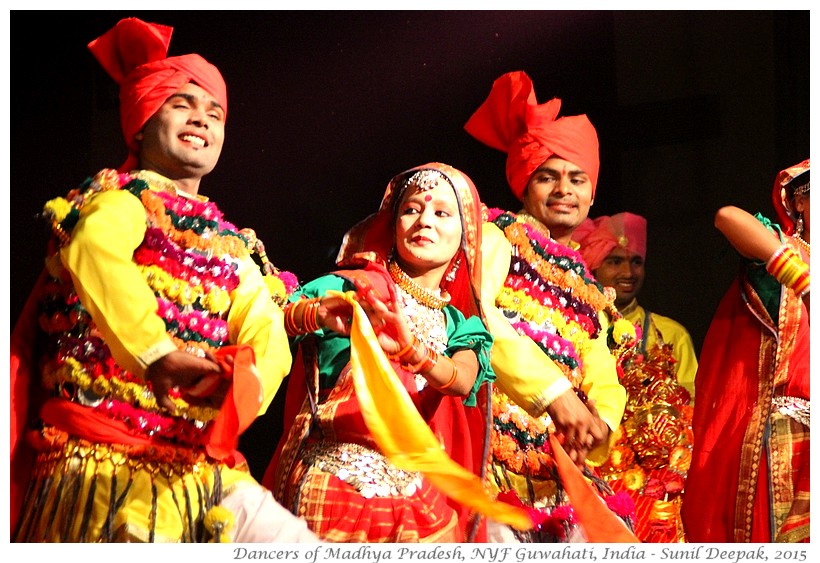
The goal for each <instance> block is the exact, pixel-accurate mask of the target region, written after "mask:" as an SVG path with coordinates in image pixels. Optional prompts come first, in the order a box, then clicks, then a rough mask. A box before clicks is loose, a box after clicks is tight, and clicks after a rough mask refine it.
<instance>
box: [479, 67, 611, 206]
mask: <svg viewBox="0 0 820 563" xmlns="http://www.w3.org/2000/svg"><path fill="white" fill-rule="evenodd" d="M560 109H561V100H560V99H558V98H553V99H552V100H550V101H548V102H546V103H544V104H538V102H537V99H536V96H535V90H534V88H533V84H532V80H531V79H530V77H529V76H527V74H526V73H525V72H523V71H516V72H509V73H507V74H504V75H502V76H501V77H499V78H498V79H496V81H495V82H494V83H493V86H492V89H491V90H490V94H489V96H488V97H487V99H486V100H485V101H484V103H483V104H481V106H479V108H478V109H477V110H476V111H475V113H473V115H472V116H471V117H470V119H469V120H468V121H467V123H466V124H465V125H464V129H465V130H466V131H467V132H468V133H469V134H470V135H472V136H473V137H475V138H476V139H478V140H479V141H481V142H482V143H484V144H486V145H489V146H490V147H492V148H494V149H498V150H500V151H503V152H506V153H507V181H508V182H509V184H510V188H511V189H512V192H513V194H515V196H516V197H517V198H518V199H521V198H522V196H523V194H524V189H525V188H526V187H527V183H528V182H529V179H530V176H531V175H532V173H533V172H534V171H535V170H536V169H537V168H538V167H539V166H541V165H542V164H543V163H544V162H545V161H546V160H547V159H548V158H550V157H552V156H556V157H559V158H562V159H564V160H567V161H569V162H572V163H573V164H575V165H577V166H580V167H581V168H582V169H583V170H584V172H586V173H587V175H588V176H589V179H590V181H591V182H592V195H593V197H595V187H596V185H597V183H598V168H599V157H598V135H597V133H596V132H595V127H593V126H592V123H590V121H589V119H588V118H587V116H586V115H573V116H565V117H560V118H559V117H558V112H559V111H560Z"/></svg>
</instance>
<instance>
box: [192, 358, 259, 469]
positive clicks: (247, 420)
mask: <svg viewBox="0 0 820 563" xmlns="http://www.w3.org/2000/svg"><path fill="white" fill-rule="evenodd" d="M225 356H233V358H234V361H233V366H231V365H230V364H228V363H227V362H226V361H225ZM216 358H217V360H218V361H219V364H220V365H221V366H222V369H223V370H225V372H226V373H231V374H232V377H233V383H232V385H231V387H230V389H228V393H227V395H226V396H225V400H224V401H223V403H222V407H221V408H220V410H219V414H218V415H217V417H216V420H214V422H213V423H212V425H211V429H210V432H209V437H208V438H209V439H208V444H207V445H206V446H205V449H206V450H207V452H208V455H210V456H211V457H213V458H214V459H218V460H221V461H223V462H225V463H226V464H228V466H230V467H233V466H234V465H235V464H236V463H238V462H240V461H242V460H243V459H244V458H242V457H241V456H238V455H237V454H238V452H237V451H236V448H237V446H238V445H239V435H240V434H242V432H244V431H245V430H246V429H247V428H248V426H250V425H251V423H252V422H253V421H254V420H255V419H256V416H257V414H258V413H259V409H260V408H261V407H262V384H261V383H260V381H259V375H258V374H257V371H256V363H255V359H256V356H255V354H254V352H253V348H252V347H250V346H247V345H244V346H225V347H224V348H220V349H219V350H217V351H216Z"/></svg>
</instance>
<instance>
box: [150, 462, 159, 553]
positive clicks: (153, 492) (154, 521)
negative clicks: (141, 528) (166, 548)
mask: <svg viewBox="0 0 820 563" xmlns="http://www.w3.org/2000/svg"><path fill="white" fill-rule="evenodd" d="M155 477H156V475H154V474H153V473H151V518H150V520H149V521H150V529H149V530H148V543H154V542H155V541H156V533H157V483H156V481H155Z"/></svg>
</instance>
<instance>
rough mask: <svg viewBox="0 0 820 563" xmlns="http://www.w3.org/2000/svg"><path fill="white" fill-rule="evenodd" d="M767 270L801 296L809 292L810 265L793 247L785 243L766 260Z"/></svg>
mask: <svg viewBox="0 0 820 563" xmlns="http://www.w3.org/2000/svg"><path fill="white" fill-rule="evenodd" d="M766 271H767V272H769V273H770V274H771V275H772V276H773V277H774V278H775V279H776V280H777V281H779V282H780V283H781V284H782V285H784V286H786V287H788V288H789V289H791V290H793V291H794V292H795V293H797V294H798V295H800V296H803V295H805V294H807V293H808V292H809V286H810V285H811V274H810V273H809V265H808V264H806V263H805V262H804V261H803V259H802V258H800V256H799V255H798V254H797V252H795V251H794V250H793V249H792V248H791V247H789V246H787V245H785V244H784V245H783V246H781V247H780V248H778V249H777V250H775V251H774V253H773V254H772V255H771V257H770V258H769V260H768V261H767V262H766Z"/></svg>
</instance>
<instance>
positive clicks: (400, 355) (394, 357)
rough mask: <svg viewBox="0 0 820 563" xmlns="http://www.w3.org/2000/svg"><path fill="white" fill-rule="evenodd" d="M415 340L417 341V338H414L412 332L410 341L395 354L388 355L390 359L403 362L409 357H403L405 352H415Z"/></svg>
mask: <svg viewBox="0 0 820 563" xmlns="http://www.w3.org/2000/svg"><path fill="white" fill-rule="evenodd" d="M416 342H418V339H417V338H416V335H415V334H414V335H413V338H411V339H410V342H408V343H407V345H406V346H405V347H403V348H402V349H401V350H399V351H398V352H396V353H395V354H390V355H389V357H390V359H391V360H398V361H399V362H401V363H404V362H405V361H406V360H408V359H409V358H405V356H406V355H407V353H408V352H410V351H411V350H412V351H413V352H415V346H416Z"/></svg>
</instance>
